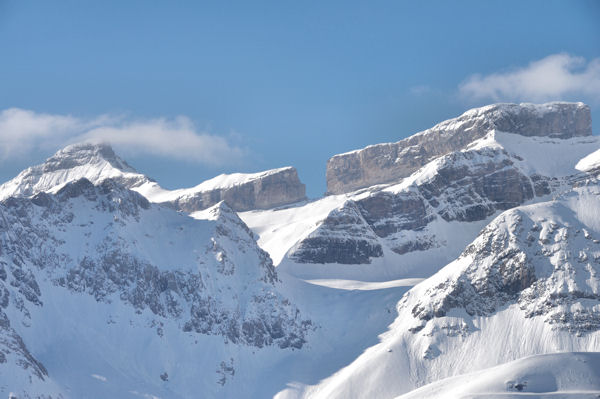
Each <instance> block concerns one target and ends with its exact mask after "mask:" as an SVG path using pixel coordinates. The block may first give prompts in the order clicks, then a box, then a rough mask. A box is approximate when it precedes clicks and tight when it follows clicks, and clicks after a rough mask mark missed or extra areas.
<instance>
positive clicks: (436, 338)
mask: <svg viewBox="0 0 600 399" xmlns="http://www.w3.org/2000/svg"><path fill="white" fill-rule="evenodd" d="M597 172H598V170H597V169H596V170H595V173H593V174H586V175H581V176H578V178H576V179H573V180H572V183H573V186H574V187H575V188H573V189H572V190H569V191H567V192H565V193H562V194H561V195H559V196H558V197H557V198H555V199H553V200H551V201H548V202H542V203H539V204H533V205H527V206H520V207H516V208H514V209H511V210H508V211H506V212H504V213H502V214H501V215H499V216H498V217H496V218H495V219H494V221H492V222H491V223H490V224H489V225H488V226H486V227H485V228H484V229H483V230H482V231H481V233H480V234H479V236H478V237H477V238H476V239H475V240H474V241H473V243H471V244H470V245H469V246H467V248H466V249H465V250H464V251H463V253H462V254H461V255H460V256H459V257H458V259H456V260H455V261H454V262H452V263H450V264H449V265H447V266H446V267H444V268H443V269H442V270H440V271H439V272H438V273H436V274H435V275H433V276H432V277H430V278H428V279H427V280H425V281H424V282H422V283H420V284H419V285H417V286H416V287H414V288H413V289H412V290H410V291H409V292H408V293H407V294H405V295H404V297H403V298H402V299H401V300H400V301H399V303H398V316H397V319H396V321H395V322H394V323H393V324H392V325H391V327H390V330H389V331H388V332H386V333H385V334H383V335H382V336H381V342H380V343H379V344H378V345H375V346H373V347H372V348H370V349H369V350H367V351H366V352H365V353H364V354H363V355H361V356H360V357H359V358H358V359H357V360H355V361H354V362H352V363H351V364H350V365H349V366H347V367H346V368H344V369H342V370H341V371H339V372H338V373H336V374H335V375H333V376H332V377H330V378H329V379H327V380H325V381H324V382H323V383H322V384H320V385H318V386H316V387H313V388H310V389H308V390H307V391H306V392H305V394H306V396H307V397H327V398H335V397H339V398H342V397H343V398H353V397H356V398H358V397H381V398H385V397H395V396H397V395H400V394H402V393H405V392H409V391H411V390H413V389H415V388H417V387H419V386H422V385H425V384H428V383H431V382H434V381H438V380H440V379H442V378H446V377H450V376H455V375H460V374H464V373H470V372H475V371H478V370H483V369H486V368H488V367H492V366H496V365H498V364H502V363H506V362H510V361H513V360H517V359H519V358H522V357H525V356H530V355H540V354H546V353H553V352H594V351H600V279H599V278H598V276H599V275H600V184H599V181H598V175H597ZM359 385H360V389H357V386H359ZM580 388H581V389H583V390H585V389H584V388H583V387H580ZM596 389H597V388H596ZM422 392H423V393H422V395H424V396H419V395H421V394H419V395H417V393H415V396H414V397H428V396H427V395H426V394H425V393H426V392H429V391H427V390H425V391H422ZM598 393H600V392H599V391H596V394H598Z"/></svg>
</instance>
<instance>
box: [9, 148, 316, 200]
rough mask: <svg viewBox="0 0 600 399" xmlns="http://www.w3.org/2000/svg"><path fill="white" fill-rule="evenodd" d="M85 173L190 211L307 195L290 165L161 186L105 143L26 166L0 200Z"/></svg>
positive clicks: (54, 188)
mask: <svg viewBox="0 0 600 399" xmlns="http://www.w3.org/2000/svg"><path fill="white" fill-rule="evenodd" d="M82 178H85V179H87V180H89V181H90V182H92V183H93V184H98V183H100V182H102V181H104V180H106V179H113V180H116V181H118V182H119V183H121V184H123V185H124V186H126V187H128V188H130V189H132V190H134V191H137V192H139V193H141V194H142V195H144V196H145V197H146V198H148V200H150V201H151V202H156V203H163V204H166V205H169V206H170V207H172V208H174V209H177V210H181V211H185V212H195V211H199V210H203V209H206V208H209V207H211V206H213V205H215V204H217V203H219V202H220V201H226V202H227V203H228V204H229V206H231V207H232V208H233V209H234V210H236V211H247V210H251V209H268V208H272V207H276V206H281V205H287V204H290V203H293V202H298V201H301V200H303V199H305V198H306V194H305V191H306V190H305V186H304V184H302V183H301V182H300V179H299V178H298V173H297V171H296V169H295V168H293V167H285V168H279V169H272V170H267V171H264V172H259V173H234V174H222V175H219V176H217V177H215V178H213V179H210V180H208V181H205V182H203V183H201V184H199V185H197V186H195V187H192V188H187V189H179V190H172V191H171V190H166V189H164V188H162V187H160V186H159V185H158V183H156V182H155V181H154V180H152V179H150V178H148V177H147V176H145V175H143V174H141V173H139V172H137V171H136V170H135V169H134V168H133V167H131V166H130V165H128V164H127V162H125V161H124V160H123V159H121V158H120V157H118V156H117V155H116V154H115V152H114V151H113V149H112V148H111V146H110V145H109V144H106V143H102V144H91V143H80V144H73V145H70V146H67V147H65V148H63V149H62V150H59V151H58V152H57V153H56V154H54V155H53V156H52V157H50V158H48V159H47V160H46V162H44V163H43V164H41V165H37V166H33V167H30V168H28V169H26V170H24V171H23V172H21V173H20V174H19V175H18V176H17V177H15V178H14V179H12V180H10V181H9V182H7V183H4V184H3V185H1V186H0V200H1V199H5V198H8V197H11V196H22V197H29V196H31V195H34V194H36V193H39V192H56V191H57V190H59V189H60V188H61V187H62V186H64V185H65V184H67V183H69V182H72V181H76V180H78V179H82Z"/></svg>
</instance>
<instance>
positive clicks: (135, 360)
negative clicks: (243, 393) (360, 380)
mask: <svg viewBox="0 0 600 399" xmlns="http://www.w3.org/2000/svg"><path fill="white" fill-rule="evenodd" d="M205 213H206V218H205V219H204V220H197V219H193V218H190V217H189V216H186V215H184V214H182V213H179V212H176V211H174V210H172V209H169V208H167V207H164V206H160V205H155V204H151V203H150V202H149V201H148V200H147V199H146V198H144V197H143V196H141V195H140V194H138V193H136V192H134V191H131V190H128V189H127V188H126V187H124V186H123V185H121V183H120V182H119V181H117V180H112V179H106V180H103V181H102V182H101V183H99V184H98V185H94V184H92V183H91V182H90V181H89V180H87V179H80V180H77V181H74V182H70V183H67V184H66V185H64V186H63V187H62V188H61V189H59V190H58V191H57V192H56V193H55V194H50V193H44V192H41V193H38V194H36V195H34V196H33V197H30V198H23V197H10V198H8V199H6V200H4V201H1V202H0V320H1V321H2V323H0V353H2V354H3V355H2V357H0V359H5V360H6V359H8V361H10V362H9V363H6V362H0V389H2V390H3V389H5V388H7V387H8V389H10V390H11V391H13V392H17V393H19V394H22V393H23V392H25V393H28V394H29V395H30V396H32V397H37V395H40V394H41V393H47V394H52V393H56V392H57V391H58V392H62V393H63V394H65V393H66V392H67V391H69V390H70V389H72V387H73V386H79V387H80V388H79V389H81V386H82V383H80V382H78V378H77V377H75V374H76V373H75V374H73V373H71V372H69V370H65V369H64V367H65V365H71V366H72V363H71V362H68V361H67V362H65V361H58V362H57V361H56V359H58V358H64V356H65V355H64V354H61V353H53V354H51V355H48V356H45V354H47V353H50V352H53V350H54V349H53V348H71V356H74V357H76V356H84V357H87V358H88V359H89V361H86V362H84V363H81V364H78V366H80V367H84V368H85V367H88V365H89V364H95V366H96V367H99V368H102V369H103V370H104V371H106V370H120V375H119V378H121V379H123V380H124V381H125V383H123V384H124V385H125V386H127V384H130V386H132V384H135V383H139V381H140V380H141V381H143V382H144V385H145V386H146V388H149V387H154V388H155V389H157V387H160V383H161V382H163V381H164V379H162V380H161V378H162V377H160V378H159V376H160V374H161V373H163V372H164V373H166V372H167V371H168V373H167V375H170V379H171V381H173V385H171V386H170V387H168V390H171V389H172V390H173V391H171V394H168V395H167V394H165V395H166V397H187V396H188V395H189V394H190V393H189V392H188V391H187V390H188V389H190V390H192V391H195V392H198V391H204V390H205V389H206V390H207V391H208V392H213V394H212V396H217V394H215V393H214V392H215V391H216V390H218V388H219V387H220V386H221V385H224V384H225V382H226V380H227V378H230V377H231V375H232V373H234V368H233V367H234V365H233V363H232V362H234V360H233V357H231V359H230V358H229V357H227V358H224V359H222V364H223V366H219V364H220V363H219V362H221V359H215V358H214V357H211V356H205V357H202V356H201V355H199V353H200V354H201V353H203V352H207V351H209V350H210V348H208V349H207V348H206V347H204V346H207V344H206V343H207V342H212V343H211V344H210V345H211V347H212V348H221V349H218V350H217V352H218V353H224V352H227V351H226V350H224V349H223V348H227V347H229V346H230V345H233V346H236V347H251V348H254V349H253V350H259V349H260V348H265V347H269V348H272V349H271V350H273V351H278V350H286V349H288V348H296V349H299V348H301V347H302V346H303V345H304V344H305V342H306V338H307V335H308V334H309V333H310V331H311V330H312V329H313V326H312V324H311V322H310V320H308V319H306V318H304V317H303V316H302V315H301V314H300V312H299V310H298V309H297V308H296V307H295V306H294V305H293V304H292V303H291V302H290V300H289V299H287V298H286V297H284V296H283V295H282V294H281V293H280V288H281V286H280V282H279V280H278V277H277V273H276V271H275V269H274V267H273V264H272V261H271V259H270V258H269V256H268V254H267V253H265V252H264V251H263V250H261V249H260V248H259V247H258V245H257V244H256V241H255V238H254V235H253V233H252V232H251V231H250V230H249V229H248V227H247V226H246V225H245V224H244V223H243V222H242V221H241V220H240V219H239V217H238V216H237V214H236V213H235V212H234V211H233V210H232V209H231V208H229V207H228V206H227V205H226V204H225V203H223V202H221V203H219V204H217V205H215V206H214V207H212V208H210V209H207V210H206V211H205ZM65 308H68V309H73V308H76V309H77V310H76V311H72V312H69V311H65V310H64V309H65ZM65 326H72V327H71V328H75V329H76V331H77V334H74V336H70V337H69V342H68V343H65V342H64V336H65V334H70V331H71V330H69V328H67V327H65ZM117 331H118V333H116V332H117ZM198 341H200V342H204V346H202V345H201V346H200V347H198V346H197V343H198ZM89 342H97V343H98V345H99V347H102V350H101V351H99V353H96V347H95V345H92V346H90V345H89V344H87V343H89ZM122 342H127V344H123V345H124V346H123V347H121V345H122V344H121V343H122ZM136 342H143V343H144V345H142V347H140V346H139V345H138V344H136ZM78 345H79V347H78ZM73 348H76V349H73ZM66 350H68V349H66ZM124 350H125V351H126V353H127V354H126V355H125V358H126V359H125V360H124V359H123V353H124V352H123V351H124ZM213 351H214V349H213ZM32 353H33V355H32ZM192 354H193V355H192ZM40 355H41V357H38V356H40ZM171 356H175V357H176V358H177V359H178V362H177V363H176V364H174V363H172V361H171V360H170V359H171ZM186 359H187V360H186ZM192 363H193V364H196V366H197V365H198V364H201V365H202V364H203V365H204V366H197V367H200V368H201V369H202V367H210V368H211V369H212V370H211V373H206V375H204V376H196V378H194V379H190V378H189V377H187V376H186V375H187V371H186V369H187V368H191V366H190V365H191V364H192ZM179 364H181V365H182V366H181V367H183V369H182V368H180V366H179ZM71 366H67V367H71ZM157 366H158V367H163V368H167V369H169V370H165V369H163V370H162V371H160V372H159V371H158V370H160V369H158V370H157ZM215 368H216V369H217V372H218V373H222V375H221V377H219V374H218V375H217V376H216V377H215V374H214V371H213V370H215ZM46 370H48V371H46ZM90 375H91V372H90ZM98 375H100V376H103V375H105V374H104V372H100V373H98ZM48 376H50V377H48ZM217 377H219V378H217ZM164 378H165V379H166V378H167V377H164ZM190 380H191V381H192V382H191V381H190ZM136 381H137V382H136ZM57 386H59V387H60V389H58V388H57ZM83 386H85V383H83ZM160 389H164V387H163V388H160ZM83 392H84V391H71V393H70V395H74V396H81V395H83ZM125 394H126V392H121V393H120V394H119V395H118V396H119V397H123V395H125ZM70 395H69V396H70ZM56 397H58V395H57V396H56Z"/></svg>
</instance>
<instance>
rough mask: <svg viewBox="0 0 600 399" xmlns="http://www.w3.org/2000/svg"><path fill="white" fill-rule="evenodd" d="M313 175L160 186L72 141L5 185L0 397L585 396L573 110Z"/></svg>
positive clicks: (591, 152) (475, 118)
mask: <svg viewBox="0 0 600 399" xmlns="http://www.w3.org/2000/svg"><path fill="white" fill-rule="evenodd" d="M326 176H327V184H328V189H327V191H328V192H327V194H326V195H325V196H323V197H322V198H317V199H307V198H306V194H305V186H304V184H302V183H301V181H300V179H299V177H298V173H297V171H296V169H294V168H293V167H283V168H279V169H274V170H269V171H264V172H260V173H252V174H244V173H237V174H232V175H221V176H217V177H215V178H213V179H211V180H208V181H206V182H202V183H200V184H198V185H197V186H195V187H193V188H185V189H179V190H166V189H164V188H162V187H160V185H159V184H158V183H157V182H155V181H154V180H152V179H151V178H149V177H147V176H145V175H143V174H141V173H139V172H137V171H136V170H135V169H134V168H133V167H132V166H130V165H129V164H128V163H127V162H125V161H124V160H123V159H121V158H120V157H119V156H118V155H116V154H115V152H114V151H113V150H112V148H111V147H110V145H109V144H104V143H80V144H74V145H71V146H68V147H66V148H64V149H62V150H60V151H58V152H57V153H56V154H54V155H53V156H51V157H50V158H48V159H47V161H46V162H44V163H43V164H41V165H37V166H32V167H30V168H28V169H26V170H24V171H23V172H21V173H20V174H19V175H18V176H16V177H15V178H14V179H12V180H10V181H8V182H6V183H4V184H2V185H1V186H0V393H1V394H2V395H6V396H9V397H14V398H79V397H89V398H103V397H115V398H121V397H122V398H135V397H146V398H155V397H156V398H191V397H208V398H221V397H257V398H258V397H260V398H262V397H278V398H394V397H407V398H409V397H410V398H437V397H439V398H471V397H482V396H483V397H503V398H504V397H511V398H512V397H515V398H516V397H525V396H526V397H538V398H546V397H563V398H584V397H585V398H587V397H598V396H599V395H600V376H599V374H598V370H599V368H598V367H599V365H600V360H599V358H598V356H599V355H598V353H597V352H598V351H600V199H599V198H600V197H599V195H600V180H599V179H600V139H598V137H597V136H593V135H592V124H591V117H590V108H589V107H588V106H587V105H585V104H582V103H564V102H560V103H548V104H494V105H490V106H486V107H482V108H477V109H473V110H469V111H467V112H465V113H464V114H463V115H461V116H459V117H457V118H454V119H451V120H448V121H444V122H442V123H440V124H438V125H436V126H434V127H432V128H431V129H428V130H426V131H424V132H420V133H416V134H414V135H412V136H409V137H408V138H406V139H404V140H401V141H399V142H397V143H387V144H377V145H373V146H369V147H366V148H364V149H361V150H357V151H352V152H350V153H346V154H340V155H335V156H333V157H332V158H331V159H330V160H329V161H328V163H327V169H326ZM559 366H560V367H559ZM401 395H402V396H401Z"/></svg>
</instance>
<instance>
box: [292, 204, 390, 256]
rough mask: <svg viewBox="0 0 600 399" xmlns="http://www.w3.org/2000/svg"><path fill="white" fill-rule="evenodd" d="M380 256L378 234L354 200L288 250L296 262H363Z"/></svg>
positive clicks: (381, 252)
mask: <svg viewBox="0 0 600 399" xmlns="http://www.w3.org/2000/svg"><path fill="white" fill-rule="evenodd" d="M381 256H383V248H382V247H381V244H379V242H378V240H377V235H376V234H375V233H374V232H373V230H372V229H371V227H370V226H369V225H368V224H367V222H366V221H365V219H364V218H363V216H362V215H361V213H360V210H359V209H358V207H357V205H356V203H355V202H354V201H348V202H346V203H345V204H344V205H343V206H342V207H341V208H339V209H336V210H334V211H333V212H331V213H330V214H329V215H328V216H327V218H326V219H325V220H324V221H323V223H322V224H321V226H319V227H318V228H317V229H316V230H315V231H313V232H312V233H311V234H309V236H308V237H306V238H305V239H304V240H302V241H300V242H299V243H298V245H297V246H296V247H295V248H293V249H292V250H291V252H290V257H291V258H292V259H294V260H295V261H297V262H299V263H336V262H337V263H342V264H365V263H370V262H371V258H377V257H381Z"/></svg>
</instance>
